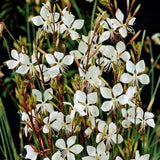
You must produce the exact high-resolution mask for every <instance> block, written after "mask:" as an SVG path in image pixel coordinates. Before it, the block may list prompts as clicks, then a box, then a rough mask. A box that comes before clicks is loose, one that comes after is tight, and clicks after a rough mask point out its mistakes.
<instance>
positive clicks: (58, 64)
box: [45, 52, 73, 78]
mask: <svg viewBox="0 0 160 160" xmlns="http://www.w3.org/2000/svg"><path fill="white" fill-rule="evenodd" d="M45 57H46V60H47V62H48V64H50V65H54V66H53V67H51V68H50V69H49V70H48V72H49V74H50V77H51V78H54V77H56V76H57V75H58V74H60V71H61V72H62V73H63V72H65V70H66V69H67V68H68V65H71V64H72V63H73V56H72V55H66V56H64V53H61V52H54V56H53V55H52V54H50V53H48V54H46V56H45Z"/></svg>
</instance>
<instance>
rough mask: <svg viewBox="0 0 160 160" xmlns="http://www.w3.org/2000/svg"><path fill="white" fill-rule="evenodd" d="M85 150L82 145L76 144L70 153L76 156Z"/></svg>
mask: <svg viewBox="0 0 160 160" xmlns="http://www.w3.org/2000/svg"><path fill="white" fill-rule="evenodd" d="M82 150H83V147H82V146H81V145H80V144H76V145H74V146H72V147H71V148H70V151H71V152H73V153H74V154H79V153H81V152H82Z"/></svg>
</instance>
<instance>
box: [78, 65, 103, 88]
mask: <svg viewBox="0 0 160 160" xmlns="http://www.w3.org/2000/svg"><path fill="white" fill-rule="evenodd" d="M79 74H80V77H82V78H83V81H88V87H90V86H93V87H94V86H95V87H97V88H100V87H102V86H104V83H103V82H102V81H101V80H100V79H99V75H100V68H99V67H98V66H97V67H96V66H95V65H94V66H91V67H89V69H88V71H87V72H86V73H84V71H82V70H81V68H79Z"/></svg>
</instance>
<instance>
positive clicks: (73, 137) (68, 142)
mask: <svg viewBox="0 0 160 160" xmlns="http://www.w3.org/2000/svg"><path fill="white" fill-rule="evenodd" d="M75 142H76V136H72V137H69V138H68V139H67V147H70V146H72V145H73V144H75Z"/></svg>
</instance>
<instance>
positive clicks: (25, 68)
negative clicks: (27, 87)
mask: <svg viewBox="0 0 160 160" xmlns="http://www.w3.org/2000/svg"><path fill="white" fill-rule="evenodd" d="M28 70H29V67H28V66H26V65H21V66H19V68H18V69H17V70H16V73H19V74H26V73H27V72H28Z"/></svg>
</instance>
